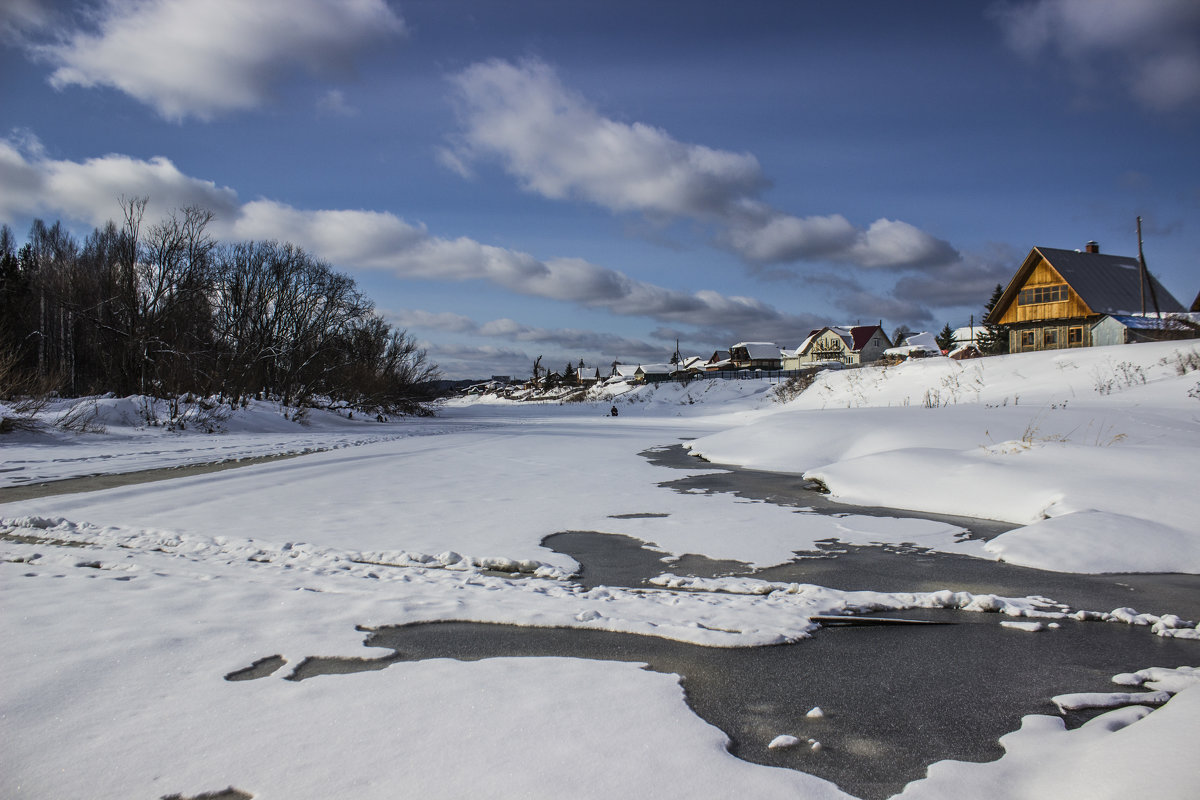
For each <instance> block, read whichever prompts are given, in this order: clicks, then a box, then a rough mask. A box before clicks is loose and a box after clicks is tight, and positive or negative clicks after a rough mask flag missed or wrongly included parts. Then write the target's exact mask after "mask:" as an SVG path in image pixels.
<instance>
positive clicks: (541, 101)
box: [439, 60, 956, 268]
mask: <svg viewBox="0 0 1200 800" xmlns="http://www.w3.org/2000/svg"><path fill="white" fill-rule="evenodd" d="M452 83H453V85H454V87H455V92H456V95H455V100H456V104H457V108H458V113H459V117H460V121H461V126H462V130H461V131H460V132H459V133H458V135H457V136H455V137H454V138H453V139H452V141H451V143H450V147H448V148H445V149H444V150H443V151H442V152H441V153H440V154H439V159H440V160H441V161H442V163H443V164H444V165H446V166H447V167H448V168H450V169H452V170H453V171H455V172H457V173H458V174H460V175H463V176H464V177H469V176H470V174H471V169H470V165H471V164H472V163H473V162H475V161H479V160H484V159H494V160H497V161H499V162H500V163H501V164H502V165H503V167H504V169H505V170H507V171H508V172H509V174H511V175H512V176H513V177H515V178H516V179H517V180H518V181H519V182H520V184H521V185H522V186H523V187H524V188H525V189H527V190H529V191H532V192H536V193H538V194H541V195H543V196H545V197H549V198H551V199H556V200H565V199H575V200H582V201H586V202H589V203H594V204H596V205H599V206H601V207H604V208H607V209H609V210H612V211H616V212H637V213H641V214H645V215H647V216H649V217H655V218H687V219H693V220H697V221H699V222H702V223H705V224H708V225H711V226H713V227H714V228H715V229H716V230H717V234H718V239H719V240H720V241H721V242H722V243H723V244H724V245H725V246H727V247H729V248H731V249H732V250H734V251H735V252H737V253H738V254H739V255H741V256H742V257H743V258H745V259H746V260H748V261H751V262H755V263H780V262H789V261H799V260H806V261H811V260H832V261H840V262H844V263H850V264H856V265H858V266H864V267H886V268H908V267H922V266H928V265H931V264H938V263H943V262H945V261H946V260H953V259H954V258H955V257H956V254H955V253H954V250H953V248H952V247H950V245H949V244H947V243H946V242H944V241H942V240H940V239H936V238H934V237H933V236H930V235H929V234H927V233H924V232H922V231H920V230H918V229H916V228H914V227H913V226H911V225H908V224H907V223H903V222H896V221H892V220H886V219H881V220H877V221H876V222H874V223H872V224H871V226H870V227H869V228H867V229H865V230H864V229H862V228H859V227H856V226H855V225H853V224H852V223H850V221H849V220H847V219H846V218H845V217H843V216H841V215H838V214H833V215H828V216H813V217H805V218H801V217H794V216H790V215H788V214H784V213H782V212H780V211H777V210H775V209H773V208H771V207H769V206H767V205H766V204H764V203H763V202H761V201H760V200H759V199H758V197H759V195H760V193H761V192H762V191H763V190H764V189H765V188H766V187H767V186H768V183H769V182H768V181H767V179H766V177H765V176H764V175H763V172H762V168H761V167H760V165H759V163H758V160H757V159H756V158H755V157H754V156H753V155H751V154H749V153H732V152H728V151H724V150H714V149H712V148H709V147H705V146H703V145H698V144H689V143H685V142H680V141H677V140H675V139H673V138H672V137H671V136H670V135H669V134H668V133H667V132H665V131H663V130H662V129H661V128H655V127H652V126H649V125H645V124H642V123H639V122H634V123H625V122H619V121H616V120H613V119H610V118H608V117H605V116H604V115H602V114H601V113H600V112H599V111H597V110H596V109H595V108H594V107H593V106H592V105H591V104H590V103H589V102H588V101H587V100H586V99H585V98H583V97H582V96H580V95H579V94H577V93H575V92H573V91H571V90H570V89H568V88H567V87H565V86H564V85H563V84H562V82H561V81H560V80H559V79H558V76H557V75H556V74H555V73H554V70H553V69H551V68H550V67H549V66H548V65H546V64H545V63H543V62H540V61H524V62H521V63H520V64H513V63H510V62H507V61H500V60H492V61H486V62H483V63H479V64H475V65H473V66H471V67H469V68H467V69H466V70H464V71H462V72H461V73H459V74H458V75H456V76H454V77H453V78H452Z"/></svg>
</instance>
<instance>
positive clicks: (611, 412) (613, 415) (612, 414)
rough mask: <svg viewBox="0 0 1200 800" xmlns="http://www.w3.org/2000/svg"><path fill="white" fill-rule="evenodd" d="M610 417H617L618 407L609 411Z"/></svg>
mask: <svg viewBox="0 0 1200 800" xmlns="http://www.w3.org/2000/svg"><path fill="white" fill-rule="evenodd" d="M608 415H609V416H610V417H615V416H616V415H617V407H616V406H613V407H612V408H610V409H609V410H608Z"/></svg>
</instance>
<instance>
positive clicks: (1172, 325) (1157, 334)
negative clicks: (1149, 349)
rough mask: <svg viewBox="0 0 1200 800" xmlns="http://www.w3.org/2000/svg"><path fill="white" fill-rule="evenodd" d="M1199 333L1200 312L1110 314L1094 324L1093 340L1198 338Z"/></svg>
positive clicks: (1130, 341)
mask: <svg viewBox="0 0 1200 800" xmlns="http://www.w3.org/2000/svg"><path fill="white" fill-rule="evenodd" d="M1197 337H1200V313H1189V312H1180V313H1178V314H1164V315H1163V316H1162V317H1161V318H1160V317H1159V316H1157V315H1153V314H1109V315H1107V316H1104V317H1101V318H1100V321H1099V322H1097V323H1096V324H1095V325H1093V326H1092V344H1093V345H1095V346H1097V347H1102V346H1104V345H1109V344H1133V343H1135V342H1160V341H1163V340H1164V339H1195V338H1197Z"/></svg>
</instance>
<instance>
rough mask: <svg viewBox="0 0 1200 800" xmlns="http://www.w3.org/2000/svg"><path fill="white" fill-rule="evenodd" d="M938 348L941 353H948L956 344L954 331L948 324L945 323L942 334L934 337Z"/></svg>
mask: <svg viewBox="0 0 1200 800" xmlns="http://www.w3.org/2000/svg"><path fill="white" fill-rule="evenodd" d="M935 338H936V339H937V343H938V347H940V348H942V351H943V352H946V353H948V352H950V351H951V350H953V349H954V347H955V345H956V344H957V343H958V342H957V340H955V338H954V329H953V328H951V327H950V323H949V322H947V323H946V327H944V328H942V332H941V333H939V334H938V335H937V336H936V337H935Z"/></svg>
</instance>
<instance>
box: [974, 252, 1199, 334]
mask: <svg viewBox="0 0 1200 800" xmlns="http://www.w3.org/2000/svg"><path fill="white" fill-rule="evenodd" d="M1147 278H1148V281H1143V280H1142V271H1141V269H1140V267H1139V264H1138V259H1137V258H1135V257H1130V256H1110V255H1105V254H1102V253H1101V252H1100V247H1099V245H1097V244H1096V243H1095V242H1088V245H1087V248H1086V250H1084V251H1082V252H1081V251H1079V250H1059V249H1056V248H1053V247H1035V248H1033V249H1032V250H1030V251H1029V255H1028V256H1026V258H1025V261H1024V263H1022V264H1021V267H1020V269H1018V270H1017V273H1016V274H1015V275H1014V276H1013V278H1012V280H1011V281H1009V283H1008V286H1007V287H1006V288H1005V289H1004V293H1003V294H1002V295H1001V296H1000V299H999V300H998V301H997V302H996V305H995V307H994V308H993V309H992V311H991V313H989V314H988V316H987V319H986V320H985V322H987V323H990V324H993V325H1006V326H1008V331H1009V334H1008V349H1009V352H1010V353H1022V352H1029V351H1034V350H1057V349H1060V348H1066V347H1091V346H1092V345H1093V344H1095V343H1096V342H1095V341H1094V340H1093V336H1092V329H1093V327H1094V326H1095V325H1096V323H1098V322H1099V321H1100V320H1101V319H1102V318H1103V317H1105V316H1107V315H1112V314H1129V313H1134V312H1137V311H1139V310H1140V309H1141V308H1142V306H1143V303H1144V304H1145V305H1146V306H1151V299H1150V298H1151V286H1152V287H1153V294H1155V295H1157V297H1158V307H1159V309H1160V310H1161V311H1162V312H1163V313H1175V312H1180V311H1183V306H1182V305H1180V303H1179V301H1178V300H1176V299H1175V298H1174V297H1172V296H1171V293H1170V292H1168V291H1167V290H1166V289H1165V288H1163V286H1162V284H1160V283H1159V282H1158V281H1157V280H1156V279H1155V278H1154V276H1153V275H1149V273H1147ZM1151 307H1152V306H1151Z"/></svg>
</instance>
